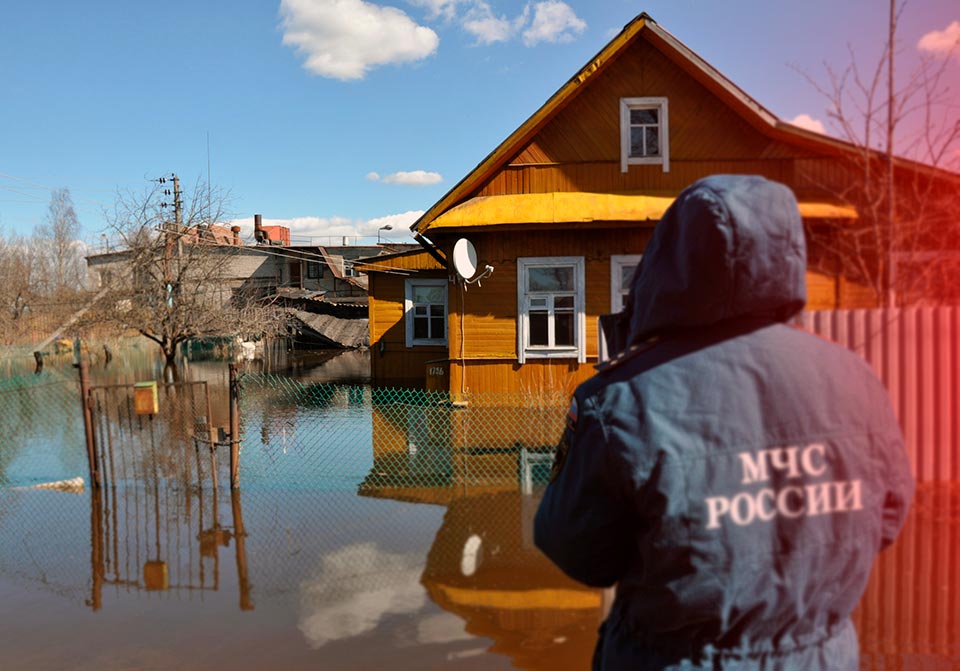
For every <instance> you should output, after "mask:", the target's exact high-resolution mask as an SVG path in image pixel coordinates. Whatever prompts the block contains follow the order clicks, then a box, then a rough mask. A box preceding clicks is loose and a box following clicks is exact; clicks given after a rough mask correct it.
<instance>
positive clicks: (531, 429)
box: [240, 374, 569, 502]
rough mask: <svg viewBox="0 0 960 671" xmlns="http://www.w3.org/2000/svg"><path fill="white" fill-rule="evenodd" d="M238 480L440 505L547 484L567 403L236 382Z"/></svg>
mask: <svg viewBox="0 0 960 671" xmlns="http://www.w3.org/2000/svg"><path fill="white" fill-rule="evenodd" d="M241 382H242V388H243V392H242V403H241V408H242V410H241V417H242V429H241V433H242V441H241V442H242V445H243V452H242V455H241V458H240V465H241V479H242V481H243V482H244V483H245V484H246V483H252V482H259V483H269V482H284V483H288V484H295V483H309V484H310V485H311V486H313V487H318V486H319V487H323V488H326V489H331V490H336V489H342V488H346V489H351V490H355V491H357V492H358V493H359V494H361V495H362V496H370V497H380V498H394V499H397V500H424V501H427V500H430V501H435V502H443V501H446V500H449V498H450V497H452V496H459V495H462V494H463V493H464V492H467V491H473V492H476V493H479V492H482V491H489V492H494V491H511V490H513V491H516V490H519V491H525V492H530V491H531V490H532V489H533V488H534V487H536V486H537V485H538V484H543V483H545V482H546V478H547V476H548V475H549V471H550V466H551V464H552V461H553V450H554V448H555V446H556V444H557V441H558V440H559V438H560V435H561V433H562V430H563V424H564V417H565V412H566V409H567V407H568V404H569V398H568V397H565V396H562V395H559V394H554V393H549V392H546V393H540V394H525V395H518V394H512V395H511V394H490V393H486V394H474V395H469V394H468V395H463V396H461V397H458V400H457V401H456V402H454V401H451V400H450V397H449V395H447V394H445V393H441V392H430V391H422V390H410V389H376V388H370V387H368V386H362V385H349V386H348V385H327V384H303V383H300V382H298V381H296V380H292V379H290V378H284V377H279V376H275V375H268V374H248V375H245V376H243V378H242V380H241Z"/></svg>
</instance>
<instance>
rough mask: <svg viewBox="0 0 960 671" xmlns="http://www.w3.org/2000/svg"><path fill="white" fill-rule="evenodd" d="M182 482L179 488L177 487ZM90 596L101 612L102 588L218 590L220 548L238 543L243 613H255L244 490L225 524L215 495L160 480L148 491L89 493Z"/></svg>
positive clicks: (129, 489) (234, 493) (120, 489)
mask: <svg viewBox="0 0 960 671" xmlns="http://www.w3.org/2000/svg"><path fill="white" fill-rule="evenodd" d="M178 484H179V485H182V483H178ZM89 498H90V571H91V580H90V584H91V588H90V598H89V599H87V600H86V603H87V605H88V606H90V608H92V609H93V610H94V611H98V610H100V609H101V608H103V593H104V590H105V589H111V588H112V589H113V593H114V594H115V595H117V597H119V596H120V595H122V594H129V593H136V592H163V593H165V594H172V595H178V594H180V595H182V594H183V593H189V592H203V591H212V592H215V591H217V590H219V589H220V560H221V557H220V550H221V548H228V547H229V546H230V541H231V540H233V541H234V549H235V552H234V555H235V561H236V568H237V578H238V592H239V598H240V604H239V605H240V609H241V610H252V609H253V602H252V600H251V597H250V591H251V590H250V580H249V575H248V571H247V557H246V549H245V548H246V545H245V542H246V539H245V535H246V534H245V531H244V526H243V512H242V506H241V502H240V491H239V490H234V491H231V492H230V503H231V506H230V515H231V522H230V523H228V524H225V525H224V524H221V516H222V515H221V512H220V510H219V507H220V504H219V496H218V492H216V491H212V490H209V489H208V490H206V491H205V490H203V489H200V488H192V487H184V486H177V485H173V484H172V483H169V482H165V483H164V486H163V487H162V488H161V485H160V480H159V478H155V479H154V481H153V482H152V483H151V484H148V485H147V486H146V487H136V486H120V487H113V486H111V487H107V488H103V489H93V490H92V491H91V492H90V496H89Z"/></svg>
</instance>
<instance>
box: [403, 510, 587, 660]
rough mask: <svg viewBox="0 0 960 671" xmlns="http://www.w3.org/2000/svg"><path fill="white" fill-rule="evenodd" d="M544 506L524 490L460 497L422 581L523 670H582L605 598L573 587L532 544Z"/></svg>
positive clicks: (441, 602) (438, 600)
mask: <svg viewBox="0 0 960 671" xmlns="http://www.w3.org/2000/svg"><path fill="white" fill-rule="evenodd" d="M538 501H539V498H538V497H531V496H527V495H523V494H520V493H519V492H501V493H496V494H485V495H479V496H472V497H467V498H461V499H456V500H454V501H452V502H450V504H449V505H448V507H447V513H446V515H445V516H444V518H443V525H442V526H441V527H440V529H439V531H437V536H436V539H435V540H434V543H433V546H432V547H431V548H430V552H429V554H428V555H427V565H426V568H425V569H424V572H423V576H422V578H421V582H422V583H423V585H424V587H426V588H427V591H428V592H429V594H430V598H431V599H433V601H434V602H436V603H437V604H438V605H440V606H441V607H442V608H444V609H445V610H447V611H449V612H451V613H455V614H456V615H458V616H460V617H461V618H463V619H464V620H465V622H466V631H467V632H469V633H471V634H473V635H475V636H485V637H488V638H491V639H493V641H494V644H493V646H492V647H491V648H490V650H491V652H496V653H500V654H504V655H508V656H509V657H510V658H511V659H512V661H513V663H514V665H515V666H516V667H518V668H522V669H562V668H568V669H577V668H579V669H585V668H589V661H590V657H591V655H592V652H593V646H594V644H595V641H596V630H597V626H598V625H599V623H600V613H601V594H600V592H599V591H598V590H593V589H589V588H587V587H584V586H583V585H580V584H579V583H576V582H574V581H573V580H571V579H570V578H568V577H567V576H565V575H564V574H563V573H562V572H561V571H560V570H559V569H557V568H556V567H555V566H554V565H553V564H552V563H551V562H550V561H549V560H548V559H547V558H546V557H544V556H543V554H541V553H540V551H539V550H537V549H536V548H535V547H534V545H533V538H532V528H533V527H532V524H533V515H534V513H535V511H536V506H537V503H538Z"/></svg>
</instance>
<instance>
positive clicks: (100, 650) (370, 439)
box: [0, 350, 960, 671]
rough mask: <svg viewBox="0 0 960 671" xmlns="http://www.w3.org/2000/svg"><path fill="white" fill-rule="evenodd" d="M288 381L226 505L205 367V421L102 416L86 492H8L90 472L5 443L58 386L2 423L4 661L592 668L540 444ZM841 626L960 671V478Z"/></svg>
mask: <svg viewBox="0 0 960 671" xmlns="http://www.w3.org/2000/svg"><path fill="white" fill-rule="evenodd" d="M125 356H126V355H125V354H124V352H122V351H119V350H118V351H117V352H116V353H115V355H114V357H115V358H114V361H113V363H112V364H111V366H110V371H109V372H110V374H111V375H112V376H116V378H122V379H115V380H113V381H107V380H105V379H99V380H95V384H101V385H106V384H114V383H123V384H129V383H132V382H134V381H137V380H139V379H144V377H142V376H140V374H139V373H138V374H137V375H135V376H134V375H132V374H131V373H130V372H129V371H123V366H124V357H125ZM336 361H339V359H337V360H336ZM338 365H339V364H338ZM51 368H52V366H51V365H50V363H49V362H48V365H47V368H46V370H45V371H44V373H43V374H41V375H40V376H37V381H38V383H42V384H49V383H50V382H51V378H50V377H49V376H51V375H52V373H51V370H50V369H51ZM299 373H300V375H302V376H303V377H302V379H304V380H307V382H306V384H305V385H303V387H302V388H306V389H309V390H310V392H311V400H310V401H309V402H304V403H300V402H297V401H296V399H293V398H292V397H291V398H284V397H282V396H281V395H280V394H279V392H276V391H275V390H269V391H270V395H266V394H265V396H264V398H265V402H263V403H261V404H260V405H256V402H257V400H258V399H256V398H252V394H251V398H248V399H247V400H246V402H247V403H248V404H252V407H254V408H255V411H254V412H249V413H248V414H247V416H246V418H245V421H247V422H248V425H247V427H246V430H247V431H248V433H247V435H246V440H245V443H244V459H245V461H244V468H245V469H249V470H245V471H244V475H243V479H242V487H243V489H242V490H238V491H235V492H233V493H232V495H231V493H230V492H229V491H228V490H227V489H226V488H225V487H221V488H220V489H219V490H218V491H217V492H214V490H213V488H212V486H211V484H212V479H211V477H210V474H211V470H212V469H211V466H210V461H209V460H210V453H209V451H208V448H207V446H206V444H204V443H202V442H199V443H198V442H197V441H196V440H195V438H196V437H197V435H198V434H197V433H196V431H195V424H196V422H195V421H194V420H195V417H194V415H196V414H200V415H204V414H206V415H207V417H210V418H212V421H211V424H212V425H213V426H214V428H216V427H217V426H218V424H219V423H220V422H221V420H220V419H219V416H218V412H219V411H218V409H217V406H218V403H219V404H221V406H222V407H223V408H226V392H225V390H226V368H225V366H224V365H223V364H222V363H206V362H192V363H191V364H190V369H189V371H188V374H187V375H186V376H185V378H186V379H187V380H188V381H191V382H197V381H201V380H204V381H206V382H207V384H208V386H209V389H210V394H211V405H212V409H211V410H210V411H209V413H208V412H207V410H206V407H205V403H206V402H205V399H204V397H203V395H202V393H200V392H199V388H200V387H199V386H198V387H197V389H195V390H194V391H195V392H196V393H194V394H193V397H192V400H190V399H191V392H190V391H183V392H182V393H180V395H179V397H178V398H182V399H184V401H183V403H180V406H181V410H180V411H178V412H180V413H181V414H180V415H179V416H174V421H173V427H174V428H173V429H171V428H169V426H168V427H167V428H161V427H160V426H159V423H160V422H166V421H167V420H166V419H161V418H159V417H158V418H154V420H143V421H144V424H143V427H144V428H145V429H147V433H145V434H144V435H145V436H146V440H141V441H139V442H137V444H136V445H132V444H128V443H131V442H136V441H131V440H128V439H127V438H125V437H123V436H121V433H122V432H120V430H119V428H117V427H120V426H121V425H123V423H124V422H126V423H128V424H129V423H131V422H137V421H139V420H137V419H136V418H135V417H133V416H131V415H129V414H127V412H126V410H125V406H124V403H126V401H123V402H122V403H120V402H118V403H117V404H115V405H110V406H109V407H110V409H109V410H104V411H103V412H102V413H101V414H100V415H99V417H100V424H99V425H98V426H99V427H100V430H101V431H102V432H103V433H102V435H104V436H108V435H110V436H112V438H111V440H112V441H113V444H112V457H111V456H110V453H109V452H108V453H106V454H107V459H108V461H107V462H106V463H105V464H104V469H105V472H106V473H108V474H110V476H109V477H108V478H107V482H108V485H110V486H107V487H105V488H104V489H102V490H100V491H91V490H90V489H89V488H88V489H86V490H85V491H84V492H83V493H82V494H79V495H78V494H76V493H66V492H62V491H50V490H31V489H23V488H22V487H23V486H25V485H30V484H34V483H35V482H38V481H42V480H44V479H50V480H54V479H65V478H71V477H74V476H76V475H77V474H78V473H84V472H85V464H84V458H85V457H84V455H83V452H82V451H77V452H76V453H74V452H73V451H71V450H73V449H74V448H73V447H72V446H73V445H77V444H78V443H77V442H76V441H74V442H73V443H70V442H69V441H65V440H64V439H63V438H64V437H65V436H67V435H73V434H68V433H67V432H66V431H65V430H64V429H63V427H61V426H57V427H51V431H49V432H48V433H46V434H43V437H42V438H39V439H38V438H37V437H36V436H34V437H31V438H30V439H29V440H27V439H22V438H20V437H19V436H18V435H16V434H13V433H8V432H7V429H10V430H11V431H12V430H13V429H14V428H17V427H22V426H25V425H29V424H31V423H33V422H40V421H42V420H43V418H44V417H46V416H47V414H51V413H52V415H53V416H57V417H60V416H61V415H62V416H65V415H66V412H67V410H68V409H69V410H71V411H72V410H75V406H76V396H75V389H67V391H68V392H69V394H68V395H67V396H65V398H66V400H65V404H68V405H64V408H63V409H60V408H55V409H53V410H49V409H47V410H46V411H45V409H44V408H42V407H36V406H32V405H30V403H27V402H26V401H25V399H33V398H35V397H34V396H33V395H31V394H32V393H33V392H31V393H30V394H27V395H26V396H18V397H17V398H18V401H17V404H16V405H15V406H10V407H14V408H15V409H16V413H15V414H13V415H10V416H9V417H7V418H6V419H5V418H4V417H2V416H0V431H3V433H0V436H2V438H5V439H6V438H8V436H14V437H12V438H10V439H9V440H6V441H5V442H3V444H2V445H0V471H2V473H4V474H5V475H2V476H0V604H3V606H0V630H2V631H3V632H4V645H3V646H0V668H2V669H3V670H4V671H8V670H10V669H30V671H43V670H44V669H59V668H81V669H98V671H99V670H102V669H120V668H145V667H149V668H178V669H187V670H188V671H193V670H196V671H200V670H206V669H224V668H229V669H230V670H231V671H246V670H248V669H249V670H253V669H260V668H283V669H294V670H297V669H316V668H345V669H358V668H390V669H391V670H392V671H393V670H396V669H424V668H445V667H448V666H453V667H458V668H461V669H462V668H475V669H481V668H482V669H490V668H508V667H513V668H522V669H561V670H562V669H584V668H588V667H589V660H590V656H591V654H592V649H593V646H594V643H595V637H596V628H597V625H598V624H599V620H600V613H601V598H600V594H599V593H598V592H597V591H596V590H591V589H588V588H585V587H583V586H581V585H578V584H577V583H574V582H572V581H571V580H569V579H568V578H566V577H565V576H564V575H563V574H562V573H561V572H559V571H558V570H557V569H556V568H555V567H554V566H553V565H552V564H551V563H550V562H549V561H548V560H547V559H546V558H544V557H543V556H542V555H541V554H540V553H539V551H537V550H536V548H534V546H533V544H532V533H531V530H532V518H533V515H534V512H535V510H536V506H537V504H538V496H537V494H536V493H534V494H532V495H531V494H524V493H522V492H521V483H522V482H525V481H527V480H529V481H531V483H532V484H531V486H530V489H532V490H533V491H534V492H536V490H537V486H536V481H537V480H538V477H539V476H538V472H537V471H536V468H537V467H536V462H537V459H534V458H532V457H531V454H532V455H533V457H539V456H542V454H543V453H542V452H539V451H537V450H538V447H539V446H541V445H543V444H545V442H546V441H545V439H540V438H539V437H538V436H535V435H531V437H530V439H529V440H528V441H526V442H525V444H526V445H528V446H530V448H529V449H527V448H524V447H522V446H519V447H517V446H515V445H514V444H513V443H512V442H510V441H508V440H507V435H506V434H507V433H508V432H507V431H506V428H507V427H506V423H505V422H501V424H500V425H498V426H497V429H498V431H500V432H501V433H503V434H504V435H502V436H501V435H500V433H482V432H481V431H480V428H481V427H484V426H487V425H489V424H490V422H489V421H488V420H485V419H484V416H483V413H484V412H486V411H485V410H483V409H480V408H476V409H473V410H471V411H470V412H469V413H468V412H463V410H464V409H463V408H461V409H459V410H458V411H457V414H455V415H453V416H451V415H450V414H449V412H446V411H441V410H439V409H436V408H433V407H424V406H423V405H416V404H406V405H403V404H399V403H398V404H397V407H396V408H384V407H380V406H377V405H372V398H373V394H372V392H371V390H369V389H368V388H362V387H347V386H341V387H337V388H336V389H332V388H327V389H325V388H322V387H319V386H317V385H316V384H314V383H317V382H321V381H324V380H323V378H324V377H325V376H326V375H327V373H325V372H323V370H322V369H308V368H307V367H306V366H302V367H301V369H300V371H299ZM331 375H332V376H333V377H335V378H340V377H341V376H343V375H344V372H343V371H342V370H341V371H338V372H335V373H331ZM124 376H127V377H124ZM32 377H33V376H32V374H31V378H32ZM147 379H149V377H147ZM52 388H55V389H58V387H52ZM299 388H300V387H298V389H299ZM42 389H49V388H47V387H43V388H42ZM39 390H40V388H38V389H37V391H38V392H39ZM0 391H2V390H0ZM161 393H164V392H162V391H161ZM178 393H179V392H178ZM221 394H222V396H220V395H221ZM218 398H222V399H223V400H222V401H218ZM165 404H166V405H168V406H170V405H175V401H174V399H172V398H171V399H168V400H167V401H166V402H165ZM108 405H109V403H107V397H106V396H104V397H103V407H104V408H106V407H107V406H108ZM246 407H248V408H249V407H251V405H247V406H246ZM491 416H496V417H503V416H504V414H503V412H502V411H501V410H500V409H498V410H497V411H496V412H495V413H491ZM517 416H518V417H519V418H520V419H518V420H517V421H518V422H519V423H521V424H523V425H524V426H526V427H528V429H527V430H528V431H530V432H531V434H532V432H533V431H534V429H538V430H539V429H540V426H541V424H542V423H540V422H539V420H538V419H536V418H532V417H531V416H529V415H526V414H524V415H522V416H521V415H520V414H518V415H517ZM225 418H226V415H225V413H224V415H223V421H225ZM150 421H153V422H155V423H156V424H155V425H154V426H153V431H154V434H153V437H154V440H153V445H152V446H151V445H150V440H149V425H148V424H147V422H150ZM4 422H6V423H4ZM109 427H113V428H111V431H114V432H113V433H109V432H108V431H107V428H109ZM337 427H339V429H337ZM138 430H139V429H138ZM124 431H127V432H128V433H129V431H128V429H124ZM543 431H544V434H548V433H550V432H551V431H553V429H552V428H548V429H543ZM451 435H452V436H455V437H461V438H462V440H460V441H459V442H456V443H454V445H455V446H456V450H451V449H449V447H450V446H451V441H450V440H449V436H451ZM501 439H502V440H501ZM198 444H199V447H200V450H199V452H198V451H197V445H198ZM81 449H82V448H81ZM108 449H109V448H108ZM524 450H527V452H524ZM198 455H199V458H200V459H201V462H200V463H199V464H198V461H197V459H198ZM524 455H526V457H525V456H524ZM215 456H216V455H215ZM222 456H223V455H220V456H219V457H217V458H218V459H222ZM111 458H112V460H113V464H112V469H113V471H112V473H111V472H110V469H111V464H110V461H109V460H110V459H111ZM524 464H527V465H528V466H530V464H533V466H531V467H530V468H526V467H525V466H524ZM217 467H218V468H219V469H220V470H221V478H220V482H221V483H225V482H226V478H225V477H223V472H222V471H223V470H224V468H225V464H223V463H220V464H218V466H217ZM77 469H81V470H79V471H78V470H77ZM541 475H542V474H541ZM358 492H359V493H360V494H361V495H360V496H358V495H357V493H358ZM241 495H242V501H241ZM228 497H229V500H228ZM254 590H256V591H254ZM854 620H855V623H856V625H857V628H858V630H859V632H860V638H861V646H862V650H863V666H862V668H863V669H865V670H869V671H888V670H890V669H896V670H898V671H914V670H916V671H940V670H941V669H942V670H944V671H946V670H947V669H949V670H950V671H953V670H954V669H960V648H958V644H960V643H958V641H960V636H958V632H960V487H958V486H957V485H956V484H953V485H938V486H932V485H925V486H921V488H920V490H919V492H918V495H917V499H916V502H915V505H914V507H913V510H912V511H911V515H910V517H909V519H908V523H907V526H906V528H905V530H904V532H903V535H902V537H901V538H900V540H899V541H898V542H897V544H896V545H894V547H893V548H891V549H890V550H888V551H886V552H884V553H883V554H882V555H881V556H880V559H879V561H878V563H877V566H876V568H875V571H874V574H873V576H872V579H871V581H870V584H869V586H868V589H867V592H866V594H865V596H864V598H863V600H862V603H861V605H860V608H859V609H858V610H857V612H856V614H855V617H854Z"/></svg>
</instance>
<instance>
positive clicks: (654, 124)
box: [620, 98, 670, 172]
mask: <svg viewBox="0 0 960 671" xmlns="http://www.w3.org/2000/svg"><path fill="white" fill-rule="evenodd" d="M669 130H670V127H669V124H668V114H667V99H666V98H621V99H620V171H621V172H626V171H627V169H628V168H629V166H631V165H635V164H643V163H646V164H656V163H659V164H662V165H663V171H664V172H670V132H669Z"/></svg>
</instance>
